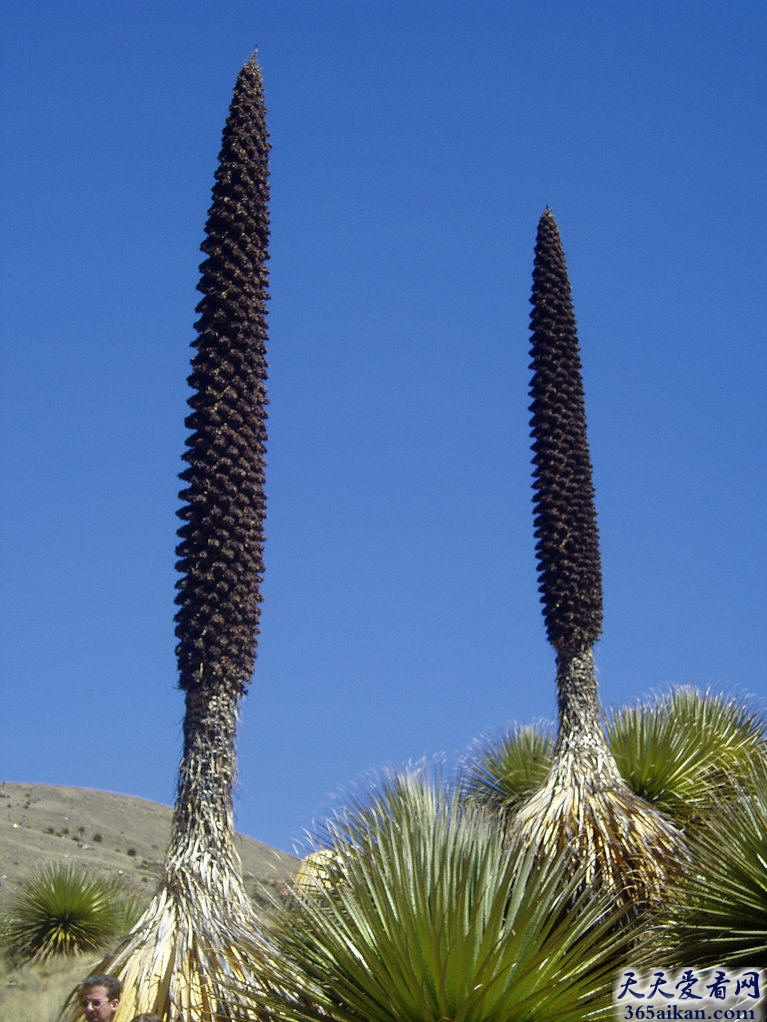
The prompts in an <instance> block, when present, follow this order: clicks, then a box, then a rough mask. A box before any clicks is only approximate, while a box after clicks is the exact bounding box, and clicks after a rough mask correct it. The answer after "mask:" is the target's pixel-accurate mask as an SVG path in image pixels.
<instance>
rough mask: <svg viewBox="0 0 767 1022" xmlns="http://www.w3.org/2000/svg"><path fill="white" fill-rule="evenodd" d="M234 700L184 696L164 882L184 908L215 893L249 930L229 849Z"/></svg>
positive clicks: (237, 867) (196, 692)
mask: <svg viewBox="0 0 767 1022" xmlns="http://www.w3.org/2000/svg"><path fill="white" fill-rule="evenodd" d="M238 704H239V695H238V694H236V693H235V692H232V691H229V690H227V688H226V687H225V686H223V685H221V686H217V687H216V690H215V691H213V692H211V691H210V689H205V688H195V689H192V690H190V691H189V692H187V695H186V715H185V717H184V749H183V754H182V758H181V764H180V766H179V778H178V794H177V798H176V807H175V810H174V813H173V824H172V830H171V837H170V844H169V846H168V850H167V853H166V856H165V865H164V874H165V882H166V883H167V884H168V886H169V887H173V888H176V889H178V890H179V892H181V891H184V896H186V897H188V898H189V900H190V902H193V901H194V900H195V899H201V898H203V897H206V896H209V894H210V892H211V891H217V892H221V894H223V896H224V897H225V899H226V904H227V909H228V912H229V914H230V915H231V916H232V917H233V918H234V919H237V918H238V917H239V921H240V922H241V923H242V924H243V925H246V926H248V927H249V929H250V930H251V931H252V930H253V928H254V927H255V925H256V923H255V918H254V915H253V910H252V906H251V902H250V900H249V899H248V897H247V895H246V894H245V891H244V888H243V886H242V881H241V864H240V857H239V855H238V853H237V850H236V848H235V847H234V817H233V811H232V791H233V786H234V781H235V772H236V752H235V749H236V731H237V709H238Z"/></svg>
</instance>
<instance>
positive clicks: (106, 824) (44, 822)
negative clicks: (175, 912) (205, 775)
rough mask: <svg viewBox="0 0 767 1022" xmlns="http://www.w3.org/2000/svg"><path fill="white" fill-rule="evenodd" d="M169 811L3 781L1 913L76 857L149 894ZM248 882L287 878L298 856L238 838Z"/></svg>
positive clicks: (105, 795) (253, 888) (82, 791)
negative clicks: (48, 870) (51, 869)
mask: <svg viewBox="0 0 767 1022" xmlns="http://www.w3.org/2000/svg"><path fill="white" fill-rule="evenodd" d="M171 812H172V811H171V809H170V808H169V807H168V806H164V805H160V803H158V802H150V801H148V800H147V799H143V798H134V797H133V796H132V795H115V794H113V793H112V792H109V791H96V790H94V789H91V788H63V787H59V786H57V785H54V784H19V783H10V782H0V913H2V912H4V911H5V910H6V909H7V906H8V902H9V899H10V897H11V896H12V895H13V894H14V893H16V892H17V891H18V890H19V889H20V888H21V887H22V886H23V883H24V881H25V879H26V878H27V877H28V876H30V874H31V873H33V872H34V871H35V870H36V869H37V868H38V867H40V866H43V865H45V864H46V863H49V862H62V861H77V862H81V863H82V864H83V865H84V866H85V867H87V868H88V870H92V871H93V872H98V873H106V874H110V875H117V876H119V877H120V878H121V879H122V880H123V881H124V882H125V884H126V885H127V886H128V887H130V888H132V889H133V890H135V891H136V892H137V893H139V894H145V895H146V897H147V900H148V899H149V897H151V895H152V893H153V892H154V887H155V881H156V878H157V876H158V875H159V871H160V866H161V863H162V859H163V854H164V852H165V848H166V845H167V843H168V836H169V833H170V820H171ZM236 844H237V849H238V851H239V853H240V857H241V858H242V867H243V873H244V876H245V885H246V888H247V890H248V893H249V894H250V895H252V896H253V897H254V899H255V900H256V901H260V900H261V895H260V892H261V889H262V888H263V887H264V886H266V887H275V886H280V885H281V884H283V883H284V882H285V881H286V880H287V879H289V878H290V877H291V876H292V874H293V873H295V870H296V867H297V865H298V860H296V859H294V858H293V857H292V856H290V855H286V854H285V853H284V852H280V851H278V850H277V849H275V848H271V847H270V846H269V845H264V844H262V843H261V842H260V841H255V840H253V839H252V838H248V837H243V836H242V835H238V836H237V841H236Z"/></svg>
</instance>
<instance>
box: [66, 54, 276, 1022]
mask: <svg viewBox="0 0 767 1022" xmlns="http://www.w3.org/2000/svg"><path fill="white" fill-rule="evenodd" d="M268 153H269V140H268V135H267V132H266V121H265V110H264V102H263V87H262V82H261V71H260V68H259V66H258V64H257V62H256V59H255V56H253V57H251V59H250V60H249V61H248V63H247V64H245V66H244V67H243V68H242V70H241V71H240V73H239V75H238V77H237V83H236V85H235V87H234V94H233V97H232V102H231V105H230V108H229V115H228V117H227V120H226V124H225V126H224V131H223V135H222V143H221V153H220V155H219V166H218V170H217V171H216V175H215V184H214V186H213V202H212V205H211V207H210V210H209V212H208V220H207V224H206V228H205V240H204V242H203V244H202V246H201V247H202V250H203V252H204V253H205V255H206V256H207V258H206V259H205V261H204V262H203V264H202V265H201V267H200V270H201V278H200V283H199V285H198V287H199V290H200V291H201V292H202V295H203V298H202V301H201V302H200V303H199V305H198V306H197V311H198V312H199V314H200V318H199V320H198V322H197V323H196V329H197V339H196V341H195V344H194V347H195V348H196V354H195V356H194V358H193V359H192V374H191V376H190V377H189V382H190V384H191V386H192V387H193V388H194V393H193V395H192V397H191V398H190V399H189V405H190V406H191V408H192V413H191V415H189V416H188V417H187V419H186V425H187V427H188V428H189V429H190V430H191V431H192V432H191V435H190V436H189V437H188V439H187V440H186V453H185V454H184V458H185V460H186V462H187V464H188V467H187V468H186V470H185V471H184V472H183V473H182V479H184V481H185V482H186V483H187V488H186V489H185V490H184V491H183V492H182V494H181V497H182V500H184V501H185V504H184V506H183V507H182V509H181V510H180V511H179V517H181V518H182V519H183V520H184V524H183V525H182V526H181V527H180V528H179V536H180V539H181V542H180V543H179V546H178V555H179V557H180V561H179V563H178V568H179V570H180V571H181V572H183V577H182V578H181V579H180V580H179V582H178V584H177V588H178V590H179V592H178V596H177V598H176V602H177V603H178V605H179V610H178V613H177V614H176V624H177V627H176V635H177V637H178V640H179V642H178V646H177V649H176V653H177V656H178V666H179V674H180V685H181V687H182V688H183V689H185V704H186V706H185V712H184V744H183V750H182V754H181V762H180V764H179V769H178V788H177V794H176V805H175V808H174V811H173V822H172V825H171V833H170V842H169V844H168V849H167V851H166V853H165V859H164V861H163V867H162V875H161V878H160V883H159V886H158V889H157V891H156V893H155V895H154V898H153V899H152V901H151V902H150V904H149V906H148V908H147V909H146V911H145V912H144V915H143V916H142V917H141V919H139V921H138V922H137V923H136V925H135V926H134V928H133V930H131V932H130V933H129V934H128V935H127V937H125V939H124V940H123V941H122V942H121V943H120V944H119V945H118V947H117V948H116V949H115V950H114V951H112V952H111V953H110V954H109V955H108V956H107V957H106V958H105V959H104V960H103V961H102V962H101V964H100V966H99V967H98V968H97V969H96V971H97V972H101V973H110V974H112V975H114V976H117V977H119V978H120V980H121V981H122V987H123V994H122V998H121V1003H120V1012H121V1017H125V1018H130V1017H131V1016H133V1015H136V1014H138V1013H139V1012H146V1011H150V1012H155V1013H157V1014H158V1015H160V1016H161V1017H163V1018H168V1019H170V1018H173V1019H195V1020H197V1022H214V1020H217V1019H224V1018H226V1019H230V1018H244V1017H245V1014H246V1008H247V1003H248V1002H247V998H246V997H245V995H243V994H242V993H241V990H242V989H243V988H244V987H246V986H248V987H252V986H254V985H256V984H258V983H259V982H260V979H259V977H260V975H261V968H262V961H263V958H262V952H261V950H260V947H258V946H256V944H257V940H258V934H259V919H258V916H257V914H256V912H255V909H254V906H253V902H252V901H251V900H250V898H249V897H248V894H247V891H246V890H245V885H244V883H243V878H242V868H241V863H240V858H239V855H238V853H237V849H236V847H235V844H234V812H233V803H232V790H233V785H234V780H235V775H236V767H237V754H236V734H237V714H238V707H239V703H240V699H241V697H242V694H243V691H244V689H245V686H246V685H247V684H248V682H249V681H250V677H251V674H252V672H253V665H254V660H255V652H256V635H257V632H258V619H259V610H260V601H261V595H260V584H261V579H262V576H263V560H262V550H263V522H264V518H265V515H266V504H265V498H264V461H265V451H266V425H265V419H266V387H265V380H266V301H267V272H266V260H267V258H268V254H267V242H268V237H269V216H268V208H267V202H268V198H269V191H268ZM75 1018H78V1019H79V1018H80V1006H79V1000H78V997H77V991H76V990H75V991H74V992H73V993H72V995H70V998H69V1000H68V1001H67V1003H66V1005H65V1006H64V1009H63V1011H62V1014H61V1016H60V1020H61V1022H74V1020H75Z"/></svg>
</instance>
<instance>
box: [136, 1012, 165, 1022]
mask: <svg viewBox="0 0 767 1022" xmlns="http://www.w3.org/2000/svg"><path fill="white" fill-rule="evenodd" d="M132 1022H160V1016H159V1015H155V1013H154V1012H153V1011H142V1012H141V1014H140V1015H135V1016H134V1017H133V1020H132Z"/></svg>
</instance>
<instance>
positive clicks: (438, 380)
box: [0, 0, 767, 849]
mask: <svg viewBox="0 0 767 1022" xmlns="http://www.w3.org/2000/svg"><path fill="white" fill-rule="evenodd" d="M0 36H1V37H2V43H1V44H0V45H2V65H3V66H2V77H3V80H4V82H3V93H2V125H1V128H2V138H3V156H2V160H3V163H2V176H1V180H2V189H1V190H2V210H1V211H0V212H1V216H2V242H1V244H2V284H3V288H2V291H3V299H2V307H1V310H0V317H1V319H0V328H1V331H2V348H3V351H2V365H1V366H0V388H1V389H2V395H1V397H2V401H1V404H2V451H1V452H0V453H1V456H2V476H0V490H1V493H0V508H2V511H1V514H2V564H1V565H0V585H1V587H2V589H1V594H0V600H1V606H0V613H1V615H2V634H1V635H0V648H1V649H2V679H3V697H2V707H1V709H0V779H2V780H13V781H37V782H49V783H54V784H63V785H77V786H86V787H94V788H104V789H109V790H113V791H119V792H125V793H129V794H133V795H139V796H143V797H147V798H152V799H157V800H160V801H165V802H172V800H173V796H174V791H175V777H176V766H177V760H178V755H179V751H180V724H181V720H182V716H183V699H182V695H181V693H180V692H179V691H178V690H177V688H176V666H175V658H174V652H173V651H174V636H173V613H174V604H173V596H174V588H173V586H174V581H175V573H174V562H175V554H174V548H175V544H176V536H175V530H176V526H177V524H178V523H177V519H176V517H175V511H176V509H177V507H178V506H179V501H178V497H177V493H178V490H179V483H178V480H177V474H178V472H179V471H180V469H181V460H180V456H181V451H182V449H183V442H184V437H185V431H184V427H183V419H184V416H185V414H186V405H185V401H186V398H187V396H188V393H187V389H186V375H187V373H188V364H189V357H190V353H191V352H190V348H189V344H190V342H191V341H192V340H193V337H194V331H193V323H194V320H195V318H196V317H195V313H194V307H195V304H196V301H197V293H196V291H195V285H196V283H197V280H198V264H199V262H200V258H201V257H200V254H199V244H200V242H201V241H202V238H203V228H204V223H205V218H206V212H207V208H208V205H209V199H210V187H211V185H212V182H213V173H214V171H215V168H216V160H217V155H218V150H219V143H220V135H221V128H222V126H223V123H224V119H225V116H226V113H227V109H228V104H229V100H230V96H231V90H232V86H233V84H234V80H235V77H236V75H237V72H238V70H239V68H240V66H241V65H242V63H244V61H245V60H247V58H248V56H249V55H250V53H251V51H252V49H253V48H254V47H255V46H258V50H259V56H260V60H261V63H262V66H263V71H264V77H265V83H266V95H267V104H268V108H269V124H270V130H271V136H272V142H273V153H272V163H271V171H272V176H271V185H272V207H271V217H272V261H271V292H272V300H271V305H270V383H269V388H270V398H271V411H270V414H271V417H270V422H269V431H270V444H269V464H268V481H267V482H268V498H269V519H268V522H267V530H268V531H267V546H266V563H267V576H266V580H265V584H264V598H265V602H264V610H263V618H262V635H261V640H260V643H259V655H258V661H257V665H256V673H255V678H254V681H253V685H252V687H251V691H250V693H249V695H248V696H247V698H246V699H245V701H244V704H243V711H242V723H241V729H240V742H239V754H240V755H239V759H240V778H239V787H238V791H237V801H236V811H237V815H238V825H239V827H240V829H241V830H243V831H244V832H245V833H247V834H249V835H251V836H253V837H257V838H259V839H261V840H263V841H266V842H269V843H271V844H274V845H276V846H278V847H280V848H284V849H290V848H291V847H292V842H293V841H294V840H295V839H299V840H300V838H301V835H302V830H303V828H304V827H306V826H308V825H309V824H310V823H311V821H312V819H313V818H314V817H316V816H321V815H322V814H323V812H324V811H325V810H326V809H327V808H328V806H329V805H331V804H332V803H333V795H334V793H335V792H337V791H338V790H339V789H340V788H342V787H343V786H344V785H347V784H349V783H350V782H353V781H354V780H355V778H358V777H359V776H360V775H361V774H363V773H364V772H365V771H368V770H371V769H375V768H377V767H380V766H383V765H386V764H399V763H402V762H404V761H406V760H408V759H410V758H415V757H419V756H421V755H424V754H427V755H430V754H432V753H439V752H444V753H446V754H447V755H448V757H454V756H457V755H459V754H460V753H461V752H463V751H464V750H465V749H466V748H467V747H468V745H469V744H470V743H471V741H472V740H473V739H474V738H476V737H477V736H478V735H480V734H482V733H483V732H486V731H487V730H488V729H490V730H494V729H498V728H500V727H502V726H503V725H504V724H505V723H507V722H512V721H516V722H519V723H525V722H528V721H531V720H534V719H537V718H548V719H551V718H553V716H554V713H555V703H554V655H553V652H552V651H551V649H550V648H549V647H548V645H547V643H546V639H545V633H544V627H543V621H542V616H541V613H540V607H539V603H538V594H537V589H536V586H537V583H536V567H535V560H534V553H533V538H532V511H531V489H530V446H529V435H528V412H527V405H528V397H527V388H528V383H529V371H528V361H529V357H528V350H529V330H528V314H529V303H528V299H529V294H530V281H531V272H532V260H533V245H534V239H535V230H536V225H537V221H538V217H539V216H540V214H541V212H542V210H543V208H544V207H545V206H546V205H547V204H548V205H551V207H552V209H553V211H554V214H555V216H556V217H557V220H558V223H559V227H560V231H561V234H562V238H563V242H564V246H565V251H566V254H567V259H568V266H569V271H570V279H571V283H572V287H573V295H574V302H575V312H576V316H577V318H578V324H579V334H580V340H581V346H582V354H583V364H584V381H585V387H586V397H587V411H588V418H589V434H590V442H591V452H592V459H593V462H594V467H595V483H596V489H597V509H598V514H599V523H600V532H601V539H602V559H603V570H604V592H605V631H604V638H603V640H602V641H601V642H600V644H599V646H598V647H597V662H598V666H599V678H600V685H601V692H602V697H603V700H604V702H605V703H606V704H607V705H617V704H621V703H624V702H627V701H631V700H634V699H637V698H639V697H641V696H645V695H648V694H649V693H651V692H653V691H657V690H663V689H666V688H667V687H668V686H669V685H671V684H681V683H697V684H711V685H713V686H715V687H717V688H720V687H722V688H726V689H728V690H733V691H735V692H739V693H741V694H743V693H747V694H751V695H753V696H754V697H755V698H756V699H757V700H761V705H764V704H765V702H766V701H767V686H766V683H765V674H764V640H765V636H766V635H767V627H766V626H767V620H766V617H767V615H766V613H765V606H766V605H767V600H766V599H765V597H766V596H767V593H766V592H765V588H766V587H765V547H766V539H765V517H766V515H765V479H766V478H767V463H766V462H767V458H766V456H765V447H766V444H765V435H766V431H765V410H764V404H765V395H766V394H767V356H766V355H765V334H766V332H767V331H766V327H767V317H766V316H765V300H764V291H765V279H766V277H767V258H766V255H767V246H766V244H765V237H766V235H765V228H764V225H765V222H767V210H766V209H765V205H766V203H765V196H767V145H766V136H767V116H765V113H766V111H767V86H766V74H765V61H764V53H765V45H766V44H767V8H765V6H764V4H763V3H761V2H748V0H741V2H738V3H724V2H721V3H703V2H694V3H693V2H690V3H683V2H674V3H668V2H662V3H661V2H632V0H628V2H622V3H613V2H609V3H607V2H604V3H602V2H596V3H590V2H586V3H574V2H573V3H567V2H564V0H559V2H547V0H542V2H540V0H539V2H535V3H533V2H505V3H500V2H489V3H482V2H476V0H474V2H471V3H469V2H446V3H436V2H432V3H423V2H408V3H404V2H397V3H393V2H388V3H383V2H377V0H372V2H364V0H359V2H333V0H325V2H309V0H307V2H295V0H260V2H258V3H255V2H244V0H243V2H233V0H221V2H219V3H215V4H211V3H210V2H209V0H207V2H204V3H203V2H201V0H186V2H183V3H182V2H165V3H163V2H160V3H151V4H150V3H146V2H144V0H132V2H131V3H124V2H115V3H102V2H82V3H75V2H70V0H57V2H56V3H54V2H51V0H41V2H36V3H30V2H27V3H20V2H11V3H7V4H5V5H4V13H3V15H2V22H1V23H0Z"/></svg>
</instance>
